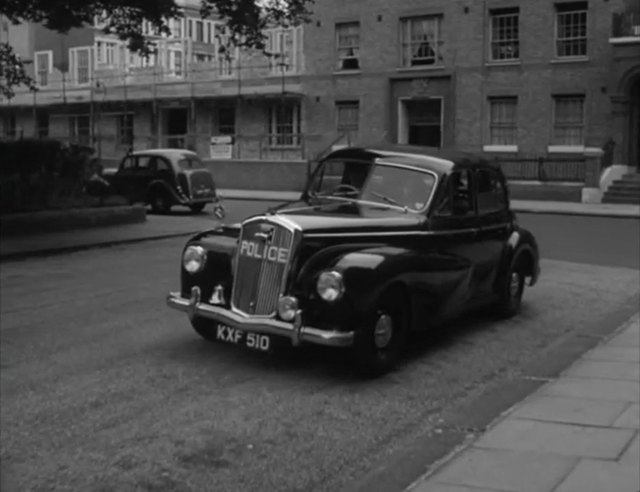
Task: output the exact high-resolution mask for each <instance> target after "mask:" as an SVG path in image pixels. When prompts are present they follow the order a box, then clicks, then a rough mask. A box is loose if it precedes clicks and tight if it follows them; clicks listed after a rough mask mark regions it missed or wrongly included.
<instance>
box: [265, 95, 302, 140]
mask: <svg viewBox="0 0 640 492" xmlns="http://www.w3.org/2000/svg"><path fill="white" fill-rule="evenodd" d="M268 117H269V122H268V123H269V124H268V127H269V144H270V146H271V147H298V146H300V103H299V102H298V101H282V102H279V103H275V104H273V105H271V106H270V107H269V116H268Z"/></svg>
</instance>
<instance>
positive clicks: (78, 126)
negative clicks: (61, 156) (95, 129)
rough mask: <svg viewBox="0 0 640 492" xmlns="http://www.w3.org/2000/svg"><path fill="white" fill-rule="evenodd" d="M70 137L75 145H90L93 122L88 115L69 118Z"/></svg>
mask: <svg viewBox="0 0 640 492" xmlns="http://www.w3.org/2000/svg"><path fill="white" fill-rule="evenodd" d="M69 137H70V139H71V141H72V142H74V143H79V144H89V143H90V140H91V120H90V118H89V116H88V115H73V116H69Z"/></svg>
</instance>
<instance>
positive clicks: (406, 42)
mask: <svg viewBox="0 0 640 492" xmlns="http://www.w3.org/2000/svg"><path fill="white" fill-rule="evenodd" d="M441 20H442V18H441V17H440V16H426V17H411V18H407V19H403V20H402V66H404V67H414V66H420V65H433V64H435V63H438V62H440V61H441V60H442V55H441V44H442V41H441V39H440V23H441Z"/></svg>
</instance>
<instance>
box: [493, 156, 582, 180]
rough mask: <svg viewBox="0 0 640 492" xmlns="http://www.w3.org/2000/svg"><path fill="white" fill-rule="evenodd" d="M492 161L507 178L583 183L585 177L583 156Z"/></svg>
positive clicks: (517, 158)
mask: <svg viewBox="0 0 640 492" xmlns="http://www.w3.org/2000/svg"><path fill="white" fill-rule="evenodd" d="M494 162H495V164H497V165H498V166H500V168H501V169H502V172H503V173H504V175H505V176H506V177H507V179H509V180H523V181H543V182H548V181H556V182H558V181H566V182H576V183H583V182H584V181H585V179H586V159H585V158H584V157H550V156H544V157H543V156H537V157H516V158H496V159H495V160H494Z"/></svg>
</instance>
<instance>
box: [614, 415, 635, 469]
mask: <svg viewBox="0 0 640 492" xmlns="http://www.w3.org/2000/svg"><path fill="white" fill-rule="evenodd" d="M613 426H614V427H625V428H627V429H640V405H639V404H637V403H634V404H633V405H629V408H627V410H626V411H625V412H624V413H623V414H622V415H620V417H618V418H617V419H616V421H615V422H614V423H613ZM639 466H640V464H639Z"/></svg>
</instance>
